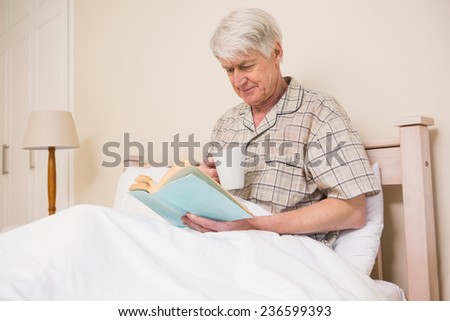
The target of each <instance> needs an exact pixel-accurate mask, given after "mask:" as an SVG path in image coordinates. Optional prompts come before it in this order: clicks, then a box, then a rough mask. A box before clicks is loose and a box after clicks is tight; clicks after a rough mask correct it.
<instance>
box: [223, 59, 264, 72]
mask: <svg viewBox="0 0 450 321" xmlns="http://www.w3.org/2000/svg"><path fill="white" fill-rule="evenodd" d="M256 62H257V59H256V58H250V59H246V60H242V61H241V62H239V63H237V64H235V65H233V64H231V65H226V64H222V68H224V69H230V68H234V66H236V67H239V68H242V67H243V66H245V65H252V64H255V63H256Z"/></svg>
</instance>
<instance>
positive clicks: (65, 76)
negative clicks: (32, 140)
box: [0, 0, 70, 228]
mask: <svg viewBox="0 0 450 321" xmlns="http://www.w3.org/2000/svg"><path fill="white" fill-rule="evenodd" d="M0 8H1V24H2V29H0V30H1V33H0V39H1V40H0V42H1V45H0V60H1V61H0V75H1V79H2V80H0V86H1V87H2V88H0V94H1V96H0V98H1V100H2V102H0V106H1V108H2V110H1V112H2V113H3V115H2V116H4V118H3V117H2V127H3V128H2V132H3V134H2V135H3V136H0V137H1V139H2V142H1V143H2V146H3V145H6V146H7V147H2V150H5V153H6V156H5V157H3V158H5V162H6V164H5V166H6V172H8V173H5V174H3V175H2V182H1V183H2V187H1V188H2V189H3V190H2V191H1V192H2V193H1V194H0V197H1V198H2V207H1V209H0V210H1V211H2V212H0V216H1V219H0V224H3V227H4V226H8V225H20V224H24V223H27V222H30V221H32V220H35V219H37V218H40V217H43V216H45V215H47V213H48V212H47V207H48V203H47V159H48V153H47V152H46V151H32V152H30V151H27V150H23V149H22V144H23V138H24V134H25V128H26V123H27V120H28V115H29V113H30V111H33V110H69V106H70V104H69V98H68V97H69V95H68V88H69V86H68V84H69V72H68V71H69V62H68V61H69V59H68V53H69V47H68V43H69V19H68V8H69V4H68V0H0ZM56 163H57V204H56V205H57V208H58V210H61V209H63V208H65V207H67V206H68V202H69V195H68V191H69V181H68V180H69V175H68V173H69V156H68V152H67V151H61V152H60V151H58V152H57V154H56ZM3 172H5V171H3ZM1 227H2V226H0V228H1Z"/></svg>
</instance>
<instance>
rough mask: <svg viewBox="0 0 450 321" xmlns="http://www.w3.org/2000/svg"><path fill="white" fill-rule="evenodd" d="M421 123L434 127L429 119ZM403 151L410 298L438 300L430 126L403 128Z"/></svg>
mask: <svg viewBox="0 0 450 321" xmlns="http://www.w3.org/2000/svg"><path fill="white" fill-rule="evenodd" d="M422 123H427V124H432V123H433V121H432V120H431V121H430V119H427V120H425V122H424V121H423V119H422ZM400 145H401V151H402V168H403V169H402V170H403V173H405V175H403V178H402V182H403V184H402V189H403V208H404V220H405V237H406V257H407V266H408V298H409V299H410V300H439V282H438V267H437V253H436V232H435V222H434V204H433V186H432V178H431V160H430V143H429V134H428V127H427V126H424V125H422V124H418V125H410V124H406V125H402V126H401V127H400Z"/></svg>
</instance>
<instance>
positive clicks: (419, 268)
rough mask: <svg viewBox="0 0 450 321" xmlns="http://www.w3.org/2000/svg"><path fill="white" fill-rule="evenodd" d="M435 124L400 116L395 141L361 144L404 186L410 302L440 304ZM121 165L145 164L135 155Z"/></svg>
mask: <svg viewBox="0 0 450 321" xmlns="http://www.w3.org/2000/svg"><path fill="white" fill-rule="evenodd" d="M433 124H434V121H433V119H432V118H428V117H423V116H413V117H406V118H402V119H399V120H397V121H396V122H395V124H394V125H395V126H398V127H399V128H400V137H399V138H395V139H389V140H383V141H367V142H365V143H364V145H365V147H366V151H367V154H368V156H369V159H370V161H371V162H372V163H375V162H377V163H378V164H379V167H380V170H381V179H382V184H383V185H401V186H402V190H403V209H404V225H405V237H406V240H405V241H406V264H407V274H408V275H407V282H408V290H407V294H406V295H407V298H408V299H409V300H439V281H438V267H437V254H436V233H435V225H434V224H435V223H434V204H433V188H432V177H431V160H430V154H431V153H430V142H429V133H428V126H431V125H433ZM124 165H125V167H129V166H141V167H142V166H145V164H144V162H143V159H141V158H139V157H136V156H131V157H130V159H128V160H125V163H124ZM381 254H382V249H381V248H380V252H379V254H378V259H377V263H376V265H375V269H374V272H375V273H373V274H372V276H374V278H377V279H383V273H382V255H381Z"/></svg>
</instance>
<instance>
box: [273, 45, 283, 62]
mask: <svg viewBox="0 0 450 321" xmlns="http://www.w3.org/2000/svg"><path fill="white" fill-rule="evenodd" d="M274 52H275V62H276V63H281V61H282V60H283V47H282V46H281V43H280V42H279V41H277V42H275V49H274Z"/></svg>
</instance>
